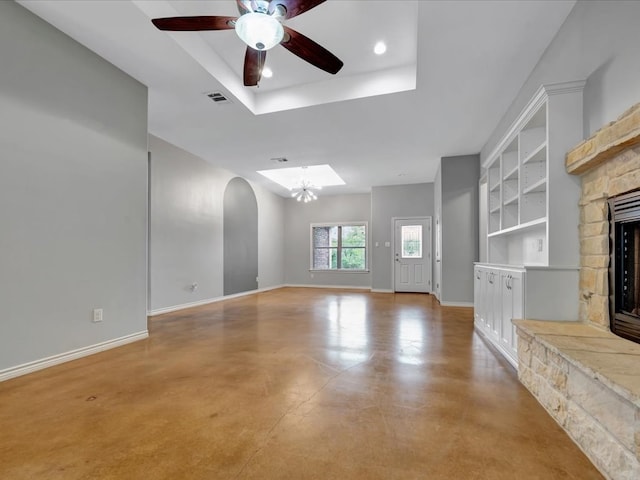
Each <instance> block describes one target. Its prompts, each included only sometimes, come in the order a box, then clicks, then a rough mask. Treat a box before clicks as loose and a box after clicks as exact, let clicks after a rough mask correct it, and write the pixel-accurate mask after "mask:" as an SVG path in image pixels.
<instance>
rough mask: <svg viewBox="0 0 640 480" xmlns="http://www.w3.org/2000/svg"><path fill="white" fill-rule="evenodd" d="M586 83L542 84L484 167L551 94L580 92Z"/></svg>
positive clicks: (581, 81) (489, 156)
mask: <svg viewBox="0 0 640 480" xmlns="http://www.w3.org/2000/svg"><path fill="white" fill-rule="evenodd" d="M585 85H586V81H585V80H576V81H573V82H559V83H547V84H543V85H540V87H539V88H538V90H536V93H535V94H534V96H533V98H532V99H531V100H529V103H527V105H526V106H525V107H524V108H523V109H522V111H521V112H520V115H518V116H517V117H516V119H515V120H514V121H513V123H512V124H511V126H510V127H509V128H508V129H507V133H506V134H505V136H504V137H503V138H502V140H501V141H500V142H499V143H498V144H497V145H496V146H495V147H494V148H493V150H491V153H490V154H489V155H487V159H486V160H485V162H484V163H483V164H482V167H483V168H488V167H489V165H490V164H491V163H493V161H494V160H495V158H496V157H497V156H498V155H499V154H500V153H501V152H502V150H503V149H504V148H505V147H506V146H507V145H508V144H509V143H510V142H511V140H513V139H514V138H515V137H516V136H517V134H518V130H519V129H520V127H521V126H522V125H525V124H526V123H527V122H528V121H529V120H531V118H532V117H533V115H534V114H535V113H537V112H538V109H539V108H540V107H541V106H542V105H543V104H544V102H545V101H546V100H547V97H549V96H550V95H558V94H561V93H569V92H579V91H581V90H582V89H583V88H584V86H585Z"/></svg>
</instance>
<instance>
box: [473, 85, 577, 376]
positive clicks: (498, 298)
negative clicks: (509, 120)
mask: <svg viewBox="0 0 640 480" xmlns="http://www.w3.org/2000/svg"><path fill="white" fill-rule="evenodd" d="M583 87H584V82H568V83H560V84H553V85H543V86H542V87H540V89H539V90H538V92H536V94H535V96H534V97H533V98H532V99H531V101H530V102H529V103H528V104H527V106H526V107H525V108H524V110H523V111H522V113H521V114H520V116H519V117H518V118H517V119H516V121H515V122H514V123H513V124H512V125H511V127H510V128H509V129H508V130H507V132H506V134H505V135H504V137H503V138H502V140H501V141H500V142H499V143H498V144H497V146H496V148H495V149H494V150H493V152H492V153H491V154H490V155H489V156H488V157H487V158H486V161H485V162H483V167H484V168H485V169H486V181H487V188H486V190H484V191H486V192H487V196H488V198H487V202H486V205H487V208H486V211H484V212H481V221H483V222H486V227H487V228H486V232H487V233H486V242H481V244H482V245H485V244H486V248H487V251H486V257H485V258H486V259H487V262H486V263H483V264H476V266H475V269H474V273H475V282H476V290H475V297H474V308H475V310H476V312H475V325H476V329H477V330H478V331H479V332H480V333H482V334H483V335H484V336H485V337H486V338H487V339H488V340H489V341H490V342H491V343H493V344H494V345H495V346H496V348H497V349H498V350H499V351H500V352H501V353H503V354H504V355H505V357H506V358H507V359H508V360H509V361H510V362H511V363H513V364H515V363H516V362H517V354H516V349H517V338H516V337H515V333H514V330H513V327H512V324H511V320H512V319H513V318H517V317H518V316H528V317H530V318H537V319H544V320H571V319H573V320H576V319H577V318H578V265H579V252H580V248H579V241H578V220H579V214H578V202H579V199H580V185H579V181H578V179H576V178H575V177H573V176H571V175H568V174H567V173H566V170H565V166H564V156H565V154H566V152H567V151H569V150H570V149H571V148H572V147H573V146H574V145H576V144H578V143H580V141H581V140H582V89H583ZM483 204H484V202H483Z"/></svg>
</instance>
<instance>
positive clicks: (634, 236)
mask: <svg viewBox="0 0 640 480" xmlns="http://www.w3.org/2000/svg"><path fill="white" fill-rule="evenodd" d="M609 218H610V229H609V232H610V245H609V247H610V250H609V251H610V262H609V306H610V325H611V331H612V332H613V333H615V334H616V335H618V336H620V337H623V338H626V339H628V340H631V341H634V342H636V343H640V191H634V192H630V193H626V194H623V195H618V196H616V197H613V198H611V199H610V200H609Z"/></svg>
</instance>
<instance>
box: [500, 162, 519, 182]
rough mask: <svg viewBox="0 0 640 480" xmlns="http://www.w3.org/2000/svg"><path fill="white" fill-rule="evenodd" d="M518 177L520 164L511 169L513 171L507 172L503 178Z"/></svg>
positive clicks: (511, 178)
mask: <svg viewBox="0 0 640 480" xmlns="http://www.w3.org/2000/svg"><path fill="white" fill-rule="evenodd" d="M517 178H518V166H517V165H516V166H515V167H513V169H511V171H509V172H507V173H506V174H505V176H504V178H503V180H505V181H506V180H513V179H517Z"/></svg>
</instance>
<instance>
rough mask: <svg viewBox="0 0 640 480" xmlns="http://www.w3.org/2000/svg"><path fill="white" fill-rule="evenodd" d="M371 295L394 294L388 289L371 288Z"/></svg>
mask: <svg viewBox="0 0 640 480" xmlns="http://www.w3.org/2000/svg"><path fill="white" fill-rule="evenodd" d="M371 293H394V292H393V290H391V289H388V288H372V289H371Z"/></svg>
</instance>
